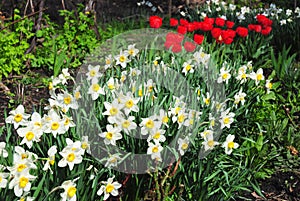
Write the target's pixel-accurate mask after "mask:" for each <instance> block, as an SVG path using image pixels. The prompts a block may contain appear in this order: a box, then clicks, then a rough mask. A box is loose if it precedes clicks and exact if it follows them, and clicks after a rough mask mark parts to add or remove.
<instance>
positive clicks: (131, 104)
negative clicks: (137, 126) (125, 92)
mask: <svg viewBox="0 0 300 201" xmlns="http://www.w3.org/2000/svg"><path fill="white" fill-rule="evenodd" d="M125 106H126V107H127V108H131V107H132V106H133V101H132V100H128V101H126V103H125Z"/></svg>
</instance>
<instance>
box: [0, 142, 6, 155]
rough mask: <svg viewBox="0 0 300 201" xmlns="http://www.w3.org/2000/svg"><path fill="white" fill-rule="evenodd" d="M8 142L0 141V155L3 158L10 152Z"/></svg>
mask: <svg viewBox="0 0 300 201" xmlns="http://www.w3.org/2000/svg"><path fill="white" fill-rule="evenodd" d="M5 146H6V143H5V142H0V156H2V157H3V158H7V157H8V152H7V151H6V149H5Z"/></svg>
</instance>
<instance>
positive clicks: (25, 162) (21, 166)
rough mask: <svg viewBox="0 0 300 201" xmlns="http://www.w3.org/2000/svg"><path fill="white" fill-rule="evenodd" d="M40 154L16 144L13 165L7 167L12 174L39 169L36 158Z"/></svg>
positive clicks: (16, 174)
mask: <svg viewBox="0 0 300 201" xmlns="http://www.w3.org/2000/svg"><path fill="white" fill-rule="evenodd" d="M37 158H38V156H37V155H36V154H34V153H32V152H29V151H25V150H24V149H23V148H22V147H19V146H16V147H15V153H14V154H13V166H11V167H7V169H8V170H9V171H10V174H11V175H15V176H18V175H22V174H23V172H26V171H30V169H37V166H36V165H35V160H36V159H37Z"/></svg>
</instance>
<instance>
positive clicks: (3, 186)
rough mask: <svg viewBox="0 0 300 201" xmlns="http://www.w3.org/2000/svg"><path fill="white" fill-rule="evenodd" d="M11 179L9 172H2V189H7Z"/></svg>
mask: <svg viewBox="0 0 300 201" xmlns="http://www.w3.org/2000/svg"><path fill="white" fill-rule="evenodd" d="M8 177H9V173H7V172H0V188H6V186H7V183H8V180H7V178H8Z"/></svg>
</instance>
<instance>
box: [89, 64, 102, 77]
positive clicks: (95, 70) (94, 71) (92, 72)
mask: <svg viewBox="0 0 300 201" xmlns="http://www.w3.org/2000/svg"><path fill="white" fill-rule="evenodd" d="M99 69H100V66H99V65H97V66H92V65H88V71H89V72H87V73H86V76H87V80H93V79H97V80H98V78H99V77H101V76H102V74H101V73H100V71H99Z"/></svg>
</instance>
